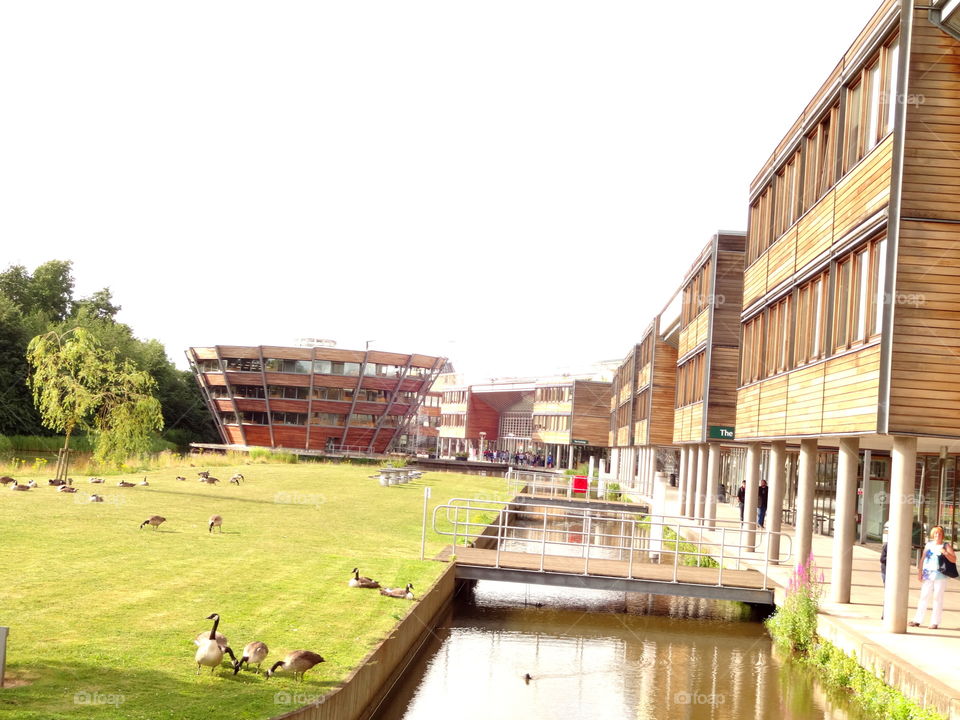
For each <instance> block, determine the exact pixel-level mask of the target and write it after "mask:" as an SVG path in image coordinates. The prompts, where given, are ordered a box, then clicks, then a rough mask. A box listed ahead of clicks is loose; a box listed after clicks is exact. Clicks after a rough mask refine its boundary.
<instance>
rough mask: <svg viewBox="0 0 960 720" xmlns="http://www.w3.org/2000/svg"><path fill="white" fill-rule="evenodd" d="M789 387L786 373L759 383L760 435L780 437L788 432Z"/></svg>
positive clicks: (758, 423)
mask: <svg viewBox="0 0 960 720" xmlns="http://www.w3.org/2000/svg"><path fill="white" fill-rule="evenodd" d="M787 387H788V376H786V375H783V376H781V377H777V378H771V379H770V380H765V381H764V382H762V383H760V384H759V393H760V401H759V409H758V412H757V435H758V436H760V437H780V436H782V435H783V434H784V433H785V432H786V429H787ZM738 430H739V429H738ZM738 435H739V432H738Z"/></svg>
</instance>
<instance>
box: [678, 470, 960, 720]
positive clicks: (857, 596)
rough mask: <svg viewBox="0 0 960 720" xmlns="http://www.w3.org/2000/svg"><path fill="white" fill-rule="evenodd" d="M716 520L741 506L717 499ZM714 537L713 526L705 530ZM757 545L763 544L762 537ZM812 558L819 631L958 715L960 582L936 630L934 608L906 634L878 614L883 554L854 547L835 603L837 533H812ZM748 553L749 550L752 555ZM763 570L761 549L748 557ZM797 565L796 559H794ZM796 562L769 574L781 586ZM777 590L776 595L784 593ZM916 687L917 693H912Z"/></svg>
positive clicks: (731, 516)
mask: <svg viewBox="0 0 960 720" xmlns="http://www.w3.org/2000/svg"><path fill="white" fill-rule="evenodd" d="M676 506H677V489H676V488H667V508H668V510H669V511H670V512H673V510H672V509H671V508H675V507H676ZM717 519H718V520H721V519H722V520H737V519H739V508H737V506H736V505H734V504H720V503H718V504H717ZM782 530H783V531H784V533H785V534H788V535H792V534H793V527H792V526H788V525H784V526H783V527H782ZM703 537H704V539H707V538H711V537H712V534H711V532H710V531H704V532H703ZM759 539H760V534H759V533H758V547H762V545H761V544H760V542H759ZM812 549H813V555H814V562H815V565H816V567H817V568H819V569H820V570H822V571H823V577H824V594H823V599H822V600H821V603H820V613H821V618H820V623H819V625H818V631H819V632H820V634H821V635H822V636H824V637H826V638H827V639H829V640H831V641H832V642H833V643H834V644H836V645H838V646H840V647H842V648H843V649H844V650H846V651H847V652H852V651H855V652H856V654H857V657H858V658H862V659H865V660H866V661H868V662H871V663H874V664H877V665H879V666H882V667H888V668H889V670H888V671H887V681H888V682H890V683H891V684H898V685H899V686H900V687H901V688H902V689H905V690H906V691H908V694H910V695H911V696H913V697H923V696H926V697H928V698H930V699H931V700H933V699H939V700H940V703H938V704H940V705H941V706H942V707H943V706H947V705H949V706H950V707H951V714H950V717H951V720H960V663H957V662H956V661H955V657H956V653H957V651H958V650H960V642H958V641H960V581H948V583H947V593H946V600H945V602H944V613H943V620H942V622H941V625H940V627H939V628H938V629H937V630H930V629H928V628H927V627H926V625H928V624H929V622H930V609H929V607H928V609H927V616H926V618H924V621H925V622H924V627H919V628H908V632H907V633H906V634H897V633H888V632H885V631H884V630H883V626H882V623H881V621H880V615H881V613H882V611H883V584H882V581H881V578H880V553H879V552H878V551H877V550H875V549H872V548H869V547H865V546H863V545H854V547H853V582H852V588H851V602H850V603H849V604H833V603H830V602H829V597H830V573H831V568H832V566H833V538H832V537H826V536H824V535H816V534H815V535H814V536H813V543H812ZM748 555H749V554H748ZM747 562H748V563H749V564H751V565H752V566H754V567H756V568H757V569H759V570H760V571H761V572H762V570H763V558H762V555H760V554H759V553H757V554H753V557H752V558H750V559H749V560H747ZM794 564H795V563H794ZM792 571H793V567H792V566H791V567H784V566H773V565H771V566H769V568H768V572H767V575H768V577H770V579H771V580H773V581H774V582H776V583H777V584H778V585H779V586H781V587H782V588H786V587H787V585H788V584H789V582H790V576H791V574H792ZM781 593H782V591H778V592H777V600H778V601H779V600H780V599H781V598H782V594H781ZM919 595H920V583H919V581H918V580H917V579H916V572H912V573H911V581H910V606H909V607H910V609H909V612H908V615H907V618H908V620H912V619H913V613H914V612H915V611H916V607H917V606H916V602H917V598H918V597H919ZM911 689H913V691H914V692H909V691H910V690H911Z"/></svg>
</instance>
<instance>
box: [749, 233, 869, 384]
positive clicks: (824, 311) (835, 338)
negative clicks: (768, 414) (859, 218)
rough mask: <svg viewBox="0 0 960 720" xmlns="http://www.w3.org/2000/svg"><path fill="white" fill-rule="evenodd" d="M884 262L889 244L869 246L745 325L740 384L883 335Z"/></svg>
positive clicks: (846, 256)
mask: <svg viewBox="0 0 960 720" xmlns="http://www.w3.org/2000/svg"><path fill="white" fill-rule="evenodd" d="M885 263H886V239H885V238H884V237H880V238H876V239H874V240H871V241H869V242H866V243H864V244H863V245H861V246H860V247H858V248H856V249H855V250H853V251H851V252H849V253H847V254H846V255H845V256H844V257H842V258H841V259H839V260H838V261H837V262H836V263H835V264H834V266H833V268H832V269H828V270H826V271H824V272H822V273H820V274H819V275H817V276H816V277H814V278H812V279H810V280H808V281H807V282H805V283H804V284H803V285H801V286H800V287H798V288H797V289H796V290H794V292H793V293H791V294H790V295H788V296H786V297H784V298H783V299H782V300H779V301H778V302H776V303H774V304H773V305H771V306H770V307H768V308H767V309H766V310H764V311H763V312H761V313H760V314H758V315H757V316H755V317H753V318H751V319H750V320H748V321H747V322H745V323H744V324H743V339H742V352H741V358H742V359H741V364H740V383H741V385H745V384H747V383H751V382H756V381H758V380H762V379H764V378H767V377H771V376H773V375H776V374H777V373H781V372H785V371H786V370H790V369H792V368H796V367H801V366H803V365H806V364H808V363H811V362H816V361H818V360H821V359H823V358H824V357H826V356H827V354H828V353H831V352H832V353H839V352H843V351H845V350H849V349H850V348H853V347H856V346H858V345H862V344H864V343H866V342H869V341H870V340H871V339H873V338H875V337H876V336H877V335H879V334H880V329H881V328H880V324H881V322H882V319H883V317H882V316H883V278H884V274H885ZM831 273H832V276H833V280H834V283H833V294H832V296H830V283H829V280H830V276H831ZM828 311H829V312H828ZM828 328H829V329H828Z"/></svg>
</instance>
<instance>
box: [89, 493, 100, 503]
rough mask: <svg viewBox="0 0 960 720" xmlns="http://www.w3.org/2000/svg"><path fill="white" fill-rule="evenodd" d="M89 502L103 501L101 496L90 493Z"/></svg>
mask: <svg viewBox="0 0 960 720" xmlns="http://www.w3.org/2000/svg"><path fill="white" fill-rule="evenodd" d="M90 502H103V496H102V495H97V494H96V493H91V495H90Z"/></svg>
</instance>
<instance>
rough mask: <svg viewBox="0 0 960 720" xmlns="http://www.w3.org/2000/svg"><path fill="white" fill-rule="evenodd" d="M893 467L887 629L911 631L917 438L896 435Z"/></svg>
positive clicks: (885, 596)
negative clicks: (910, 602) (908, 621)
mask: <svg viewBox="0 0 960 720" xmlns="http://www.w3.org/2000/svg"><path fill="white" fill-rule="evenodd" d="M891 460H892V462H891V467H890V530H889V533H888V535H887V583H886V587H885V588H884V594H883V629H884V630H886V631H887V632H891V633H905V632H906V631H907V602H908V600H909V594H910V575H911V574H913V572H914V570H913V567H912V563H911V557H910V555H911V553H910V534H911V530H912V529H913V524H912V516H913V512H912V511H913V507H914V506H913V500H914V487H915V478H916V474H917V439H916V438H915V437H894V438H893V450H892V453H891Z"/></svg>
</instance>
